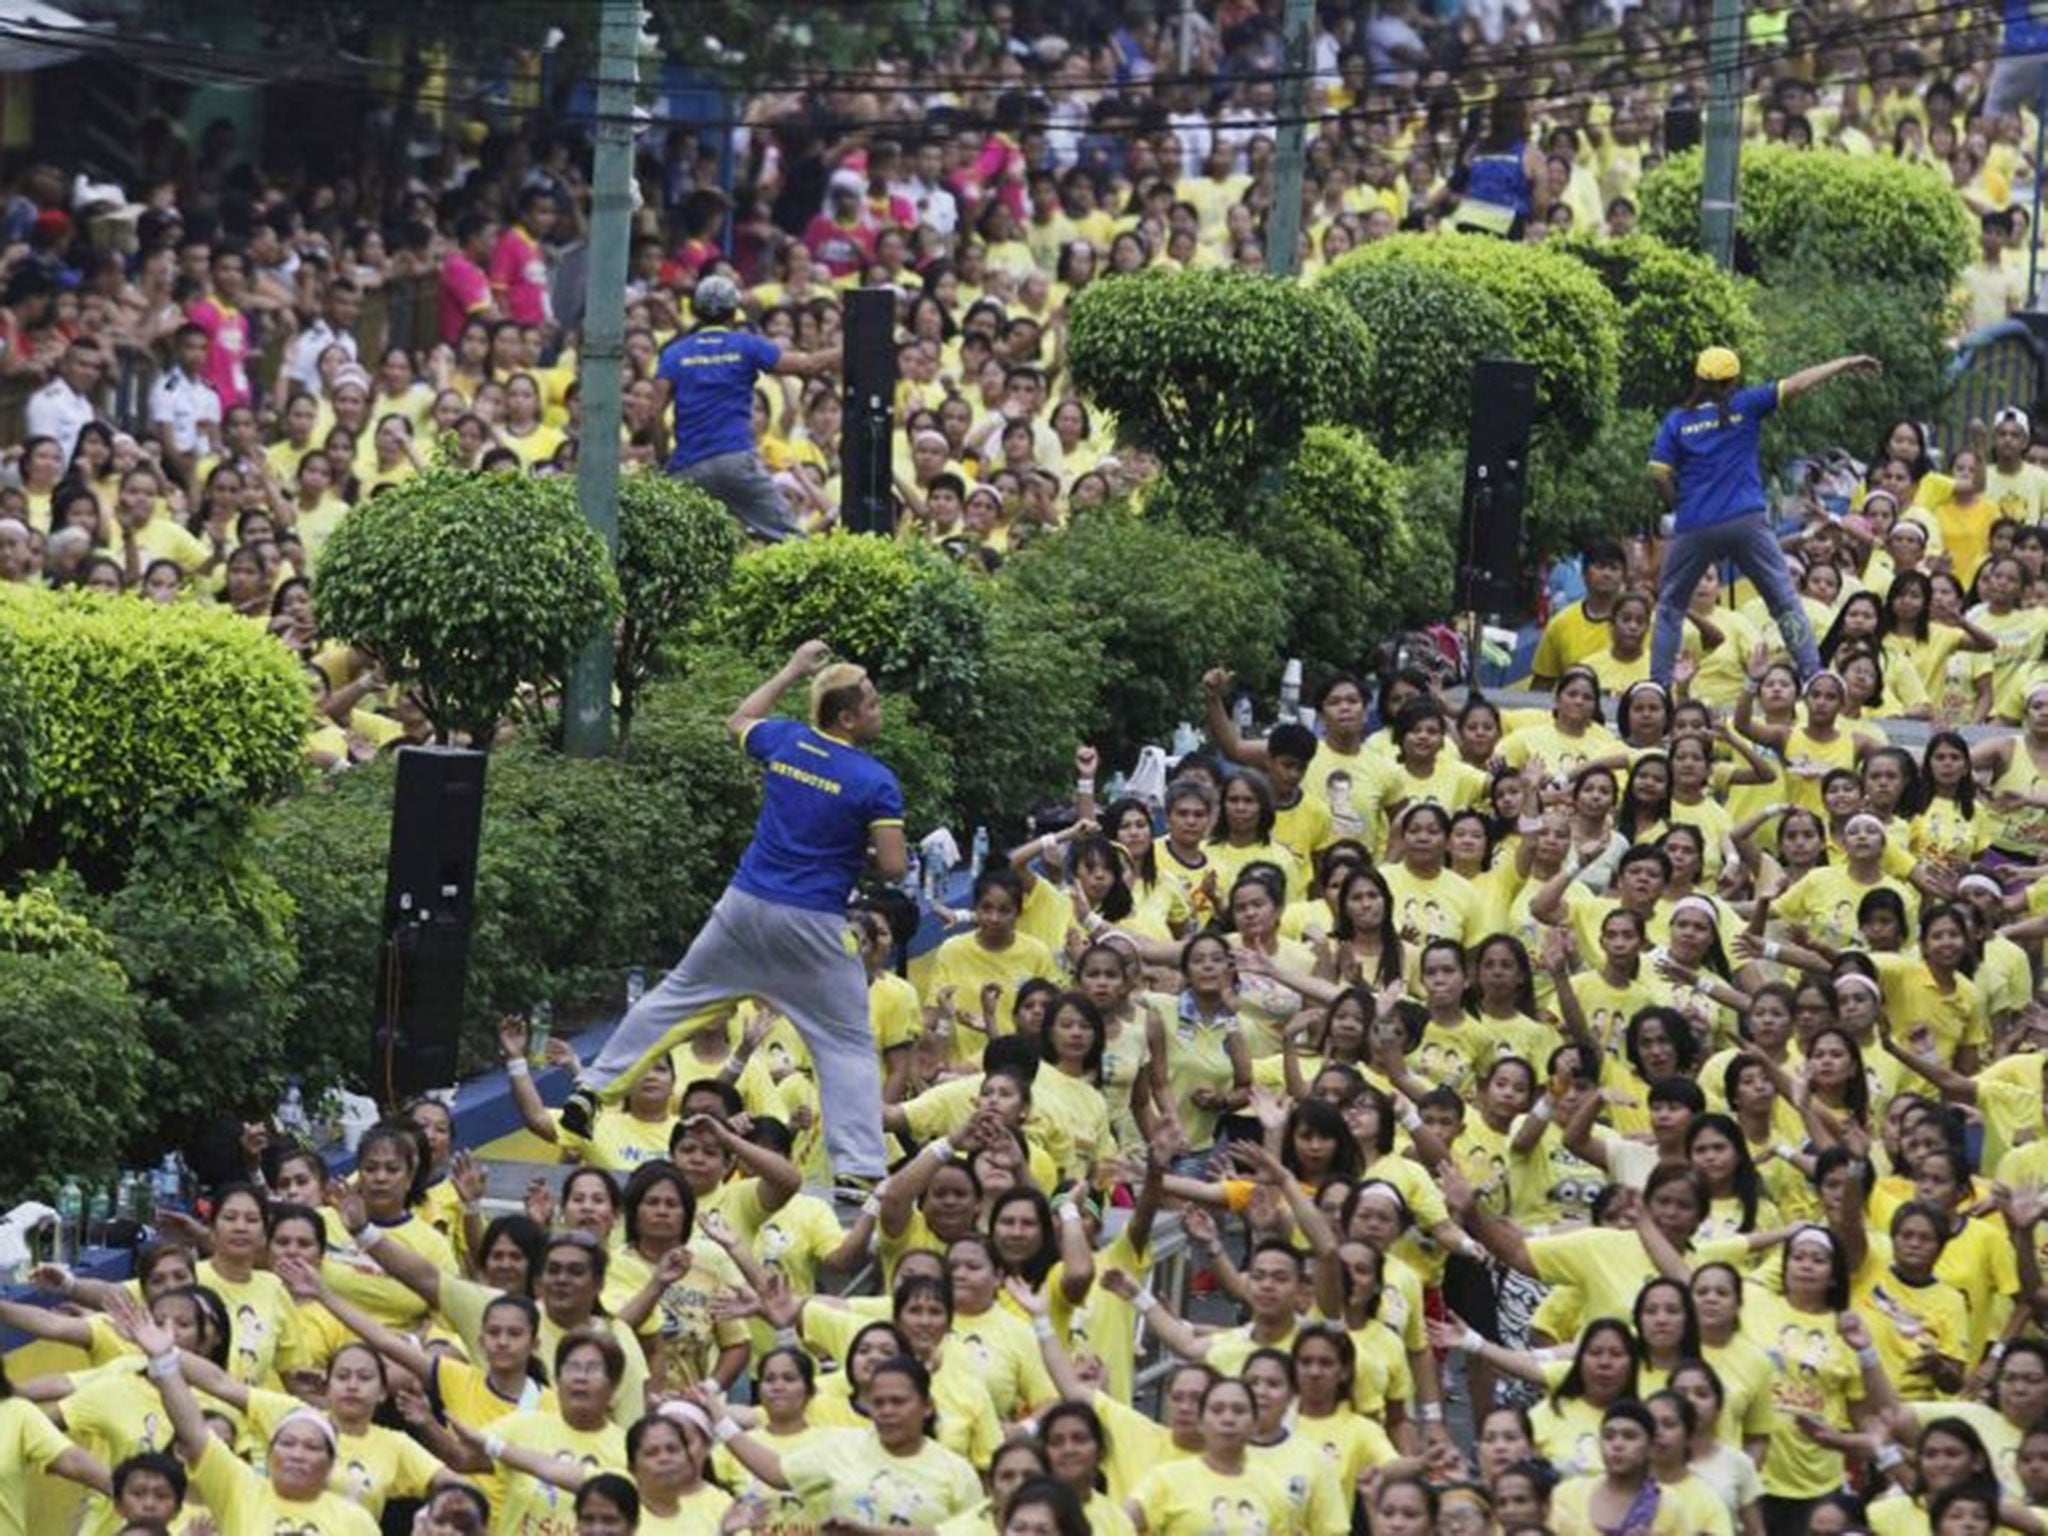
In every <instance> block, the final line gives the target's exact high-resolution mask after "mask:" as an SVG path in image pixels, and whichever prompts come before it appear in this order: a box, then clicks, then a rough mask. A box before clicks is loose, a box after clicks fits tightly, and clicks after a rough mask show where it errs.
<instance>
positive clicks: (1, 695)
mask: <svg viewBox="0 0 2048 1536" xmlns="http://www.w3.org/2000/svg"><path fill="white" fill-rule="evenodd" d="M27 671H28V668H27V664H26V662H25V661H24V659H23V657H22V652H21V646H20V644H19V642H17V641H16V640H15V639H14V636H13V633H12V631H10V630H9V629H7V628H6V627H5V626H4V625H0V854H4V853H5V852H6V851H7V845H8V844H9V843H11V842H12V841H13V840H14V839H15V838H16V837H18V836H19V835H20V834H21V831H22V829H23V828H25V827H26V826H27V825H28V822H29V817H30V816H31V815H32V814H33V813H34V811H35V806H36V755H37V754H38V753H39V752H40V751H42V747H43V743H42V718H41V716H40V715H39V714H38V713H37V710H36V705H35V698H34V695H33V693H32V692H31V691H30V689H29V687H28V684H27V682H26V681H25V678H26V675H27Z"/></svg>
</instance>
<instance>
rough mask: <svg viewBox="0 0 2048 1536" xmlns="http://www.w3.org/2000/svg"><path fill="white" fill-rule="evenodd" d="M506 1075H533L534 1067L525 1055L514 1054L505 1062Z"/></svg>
mask: <svg viewBox="0 0 2048 1536" xmlns="http://www.w3.org/2000/svg"><path fill="white" fill-rule="evenodd" d="M505 1075H506V1076H507V1077H531V1076H533V1068H532V1067H531V1066H529V1065H528V1064H527V1060H526V1058H525V1057H524V1056H514V1057H513V1058H512V1059H511V1060H510V1061H508V1062H506V1063H505Z"/></svg>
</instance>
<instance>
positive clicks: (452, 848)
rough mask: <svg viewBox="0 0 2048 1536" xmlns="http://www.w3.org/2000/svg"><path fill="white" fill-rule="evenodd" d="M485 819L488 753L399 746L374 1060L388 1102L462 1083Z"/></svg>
mask: <svg viewBox="0 0 2048 1536" xmlns="http://www.w3.org/2000/svg"><path fill="white" fill-rule="evenodd" d="M483 816H484V755H483V753H481V752H466V751H460V750H458V749H456V748H453V747H405V748H402V749H401V750H400V751H399V754H398V789H397V792H396V794H395V795H394V796H393V797H392V805H391V853H390V857H389V860H388V862H387V863H386V866H385V875H384V944H383V949H382V951H381V952H380V953H379V955H378V959H377V1018H376V1032H375V1034H374V1036H373V1038H372V1041H371V1055H372V1060H371V1064H370V1081H371V1083H372V1085H373V1088H374V1091H375V1092H376V1093H377V1095H378V1097H379V1098H380V1099H381V1100H382V1102H383V1103H384V1104H385V1105H386V1106H387V1107H390V1106H392V1105H395V1104H397V1103H398V1102H399V1101H400V1100H401V1099H404V1098H407V1097H410V1096H412V1095H416V1094H420V1093H424V1092H426V1091H428V1090H429V1089H434V1088H446V1087H447V1086H449V1085H450V1084H451V1083H453V1082H454V1081H455V1079H456V1068H455V1056H456V1042H457V1038H458V1036H459V1034H460V1032H461V1024H462V992H463V987H464V984H465V983H466V982H467V980H468V976H469V932H470V926H471V923H472V921H473V919H474V917H475V910H476V852H477V841H478V838H479V836H480V834H481V833H482V831H483Z"/></svg>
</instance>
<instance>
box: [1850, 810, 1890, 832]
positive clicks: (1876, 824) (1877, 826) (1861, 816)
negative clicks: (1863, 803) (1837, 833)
mask: <svg viewBox="0 0 2048 1536" xmlns="http://www.w3.org/2000/svg"><path fill="white" fill-rule="evenodd" d="M1866 821H1867V822H1869V823H1870V826H1871V830H1873V831H1874V832H1876V833H1877V835H1878V836H1879V837H1883V836H1884V823H1883V822H1881V821H1879V820H1878V819H1877V818H1876V817H1875V816H1873V815H1871V814H1870V812H1868V811H1858V812H1857V813H1856V814H1855V815H1854V816H1851V817H1850V818H1849V819H1848V820H1847V821H1845V822H1843V823H1842V830H1843V831H1844V832H1854V831H1855V830H1856V829H1857V827H1859V826H1861V825H1862V824H1863V823H1864V822H1866Z"/></svg>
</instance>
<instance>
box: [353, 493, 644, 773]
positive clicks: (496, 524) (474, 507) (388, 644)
mask: <svg viewBox="0 0 2048 1536" xmlns="http://www.w3.org/2000/svg"><path fill="white" fill-rule="evenodd" d="M314 581H315V590H316V595H317V597H318V600H319V604H320V617H321V622H322V624H323V625H324V626H325V628H326V629H327V632H328V633H329V634H331V635H332V636H334V637H335V638H336V639H339V640H343V641H346V642H347V643H349V644H351V645H354V646H356V647H358V648H359V649H361V650H363V651H365V652H367V653H368V654H369V655H372V656H374V657H376V658H377V660H378V661H379V662H380V663H381V664H382V665H383V667H384V669H385V672H386V673H387V674H388V675H389V676H390V678H391V680H392V681H393V682H394V683H399V684H402V685H405V686H408V687H412V688H415V689H416V690H417V691H418V693H419V695H420V699H421V703H422V707H423V708H424V709H425V710H426V712H427V716H428V718H429V719H431V720H432V721H433V722H434V728H435V730H436V732H437V734H438V735H439V736H440V738H441V739H442V740H444V741H445V740H446V739H448V737H449V736H450V735H451V734H452V733H456V732H460V733H462V734H464V735H466V736H467V737H468V738H469V740H470V742H471V743H472V744H473V745H476V746H478V747H483V748H488V747H489V746H490V745H491V741H492V737H493V733H494V732H495V730H496V728H497V725H498V723H499V722H500V721H501V720H502V719H504V717H505V716H506V715H507V714H508V713H509V712H510V711H511V708H512V705H513V702H514V700H515V699H516V698H517V697H519V695H520V692H521V690H522V689H525V690H528V696H529V697H530V698H531V697H534V696H536V695H546V694H548V693H551V692H553V691H555V690H557V689H558V688H559V686H560V683H561V679H562V678H563V677H564V676H565V675H566V674H567V672H568V668H569V663H570V661H571V659H572V658H573V657H574V656H575V655H576V653H577V651H578V650H579V649H580V648H581V647H582V646H583V644H584V643H585V642H586V641H587V640H589V639H590V637H591V636H592V635H593V634H595V633H597V632H598V629H599V627H600V626H601V625H604V624H609V623H612V622H614V621H615V620H616V619H617V618H618V616H619V612H620V601H619V584H618V581H617V579H616V577H614V576H613V574H612V570H611V562H610V560H609V559H608V558H607V557H606V553H605V548H604V544H603V541H601V540H600V539H599V538H598V537H597V535H596V534H595V533H593V532H591V530H590V528H589V526H588V525H587V524H586V523H585V522H584V521H583V516H582V514H581V512H579V511H578V510H577V506H576V493H575V487H574V485H573V483H572V482H570V481H568V480H566V479H561V478H555V479H548V480H535V479H532V478H530V477H527V476H520V475H472V474H463V473H460V472H457V471H452V470H445V469H437V470H434V471H432V472H431V473H428V474H425V475H422V476H420V477H419V478H418V479H416V480H409V481H407V482H406V483H405V484H404V485H402V486H398V487H397V488H395V489H393V490H388V491H385V492H383V493H382V494H380V495H377V496H373V497H372V498H370V500H368V501H366V502H364V503H363V504H362V505H361V506H360V507H358V508H357V509H356V510H355V511H354V512H352V513H351V514H349V516H348V517H347V518H345V519H344V520H343V521H342V523H341V526H340V527H338V528H337V529H335V532H334V537H333V538H331V539H329V540H328V542H327V546H326V548H325V549H323V550H322V551H321V555H320V562H319V565H318V567H317V569H316V571H315V576H314Z"/></svg>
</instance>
